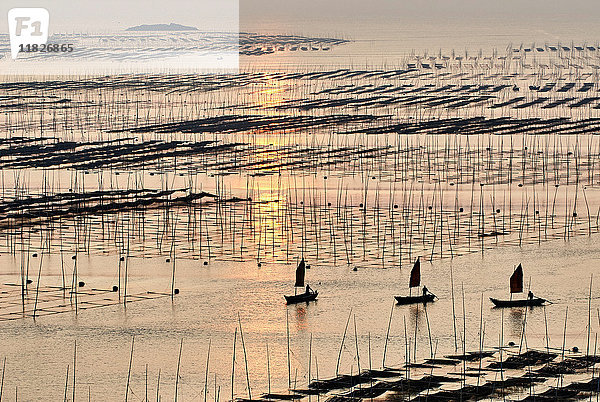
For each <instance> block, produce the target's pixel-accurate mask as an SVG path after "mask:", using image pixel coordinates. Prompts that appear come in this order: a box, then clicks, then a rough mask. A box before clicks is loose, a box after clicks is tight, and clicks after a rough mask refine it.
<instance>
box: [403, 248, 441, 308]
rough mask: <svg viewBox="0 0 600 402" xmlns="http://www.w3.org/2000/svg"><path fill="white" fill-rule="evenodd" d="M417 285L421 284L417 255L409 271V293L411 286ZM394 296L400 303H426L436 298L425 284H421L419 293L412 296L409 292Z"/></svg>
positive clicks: (419, 263) (419, 261) (419, 262)
mask: <svg viewBox="0 0 600 402" xmlns="http://www.w3.org/2000/svg"><path fill="white" fill-rule="evenodd" d="M419 286H421V260H420V259H419V257H417V260H416V261H415V264H414V265H413V268H412V270H411V271H410V280H409V283H408V288H409V293H410V292H411V291H412V288H414V287H419ZM394 298H395V299H396V303H397V304H400V305H405V304H416V303H423V304H427V303H432V302H434V301H435V299H437V296H436V295H434V294H433V293H431V292H430V291H429V290H428V289H427V287H426V286H423V292H422V294H421V295H418V296H413V295H411V294H409V295H408V296H394Z"/></svg>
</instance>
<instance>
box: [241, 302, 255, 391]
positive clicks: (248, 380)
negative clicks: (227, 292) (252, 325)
mask: <svg viewBox="0 0 600 402" xmlns="http://www.w3.org/2000/svg"><path fill="white" fill-rule="evenodd" d="M238 323H239V325H240V338H242V350H243V351H244V364H245V366H246V384H247V385H248V399H249V400H252V391H251V389H250V374H249V373H248V357H247V356H246V344H245V343H244V332H243V330H242V319H241V318H240V313H238Z"/></svg>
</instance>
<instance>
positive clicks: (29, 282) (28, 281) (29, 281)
mask: <svg viewBox="0 0 600 402" xmlns="http://www.w3.org/2000/svg"><path fill="white" fill-rule="evenodd" d="M25 282H27V284H28V285H31V284H32V283H33V281H32V280H31V279H27V280H26V281H25Z"/></svg>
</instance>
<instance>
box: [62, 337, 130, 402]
mask: <svg viewBox="0 0 600 402" xmlns="http://www.w3.org/2000/svg"><path fill="white" fill-rule="evenodd" d="M134 342H135V336H134V337H132V338H131V354H130V355H129V370H127V387H126V388H125V402H127V399H128V398H129V381H130V380H131V364H132V363H133V344H134ZM73 400H75V399H73Z"/></svg>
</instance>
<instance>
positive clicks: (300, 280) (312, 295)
mask: <svg viewBox="0 0 600 402" xmlns="http://www.w3.org/2000/svg"><path fill="white" fill-rule="evenodd" d="M309 267H310V266H309V265H306V263H305V262H304V258H302V260H301V261H300V264H298V268H296V283H294V289H297V288H303V287H304V277H305V275H306V269H307V268H309ZM318 295H319V292H317V291H316V290H312V289H311V288H310V286H308V285H306V291H305V292H304V293H301V294H294V295H293V296H285V295H284V296H283V297H284V298H285V302H286V304H296V303H302V302H309V301H313V300H316V299H317V296H318Z"/></svg>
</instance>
